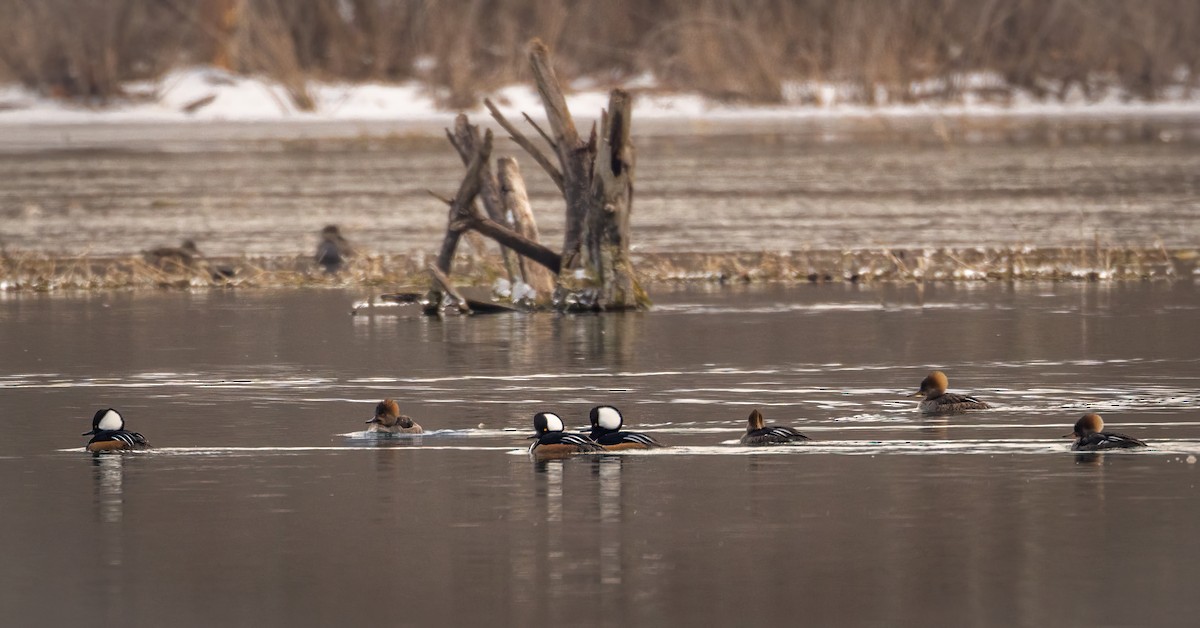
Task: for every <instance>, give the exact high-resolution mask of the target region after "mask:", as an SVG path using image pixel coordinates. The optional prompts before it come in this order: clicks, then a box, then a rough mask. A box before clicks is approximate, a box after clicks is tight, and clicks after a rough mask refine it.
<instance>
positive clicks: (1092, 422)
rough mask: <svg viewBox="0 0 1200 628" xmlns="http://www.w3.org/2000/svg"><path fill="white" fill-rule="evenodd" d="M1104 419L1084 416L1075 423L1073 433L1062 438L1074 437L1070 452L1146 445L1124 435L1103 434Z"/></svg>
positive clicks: (1114, 433) (1092, 415)
mask: <svg viewBox="0 0 1200 628" xmlns="http://www.w3.org/2000/svg"><path fill="white" fill-rule="evenodd" d="M1103 430H1104V419H1101V418H1100V415H1099V414H1095V413H1093V414H1085V415H1083V417H1081V418H1080V419H1079V420H1078V421H1076V422H1075V431H1074V432H1071V433H1070V434H1065V435H1064V438H1069V437H1072V436H1074V437H1075V442H1074V443H1072V444H1071V451H1100V450H1102V449H1129V448H1131V447H1145V446H1146V443H1143V442H1142V441H1140V440H1138V439H1136V438H1134V437H1132V436H1126V435H1124V434H1118V433H1116V432H1105V431H1103Z"/></svg>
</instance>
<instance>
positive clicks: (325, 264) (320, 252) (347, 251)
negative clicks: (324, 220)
mask: <svg viewBox="0 0 1200 628" xmlns="http://www.w3.org/2000/svg"><path fill="white" fill-rule="evenodd" d="M353 256H354V247H353V246H351V245H350V242H349V241H348V240H346V238H344V237H342V232H341V231H340V230H338V226H337V225H325V228H324V229H322V230H321V240H320V242H318V243H317V254H316V255H315V256H314V259H316V261H317V263H318V264H320V265H321V267H322V268H324V269H325V272H327V273H336V272H337V271H338V270H340V269H341V268H342V264H343V263H345V261H346V258H348V257H353Z"/></svg>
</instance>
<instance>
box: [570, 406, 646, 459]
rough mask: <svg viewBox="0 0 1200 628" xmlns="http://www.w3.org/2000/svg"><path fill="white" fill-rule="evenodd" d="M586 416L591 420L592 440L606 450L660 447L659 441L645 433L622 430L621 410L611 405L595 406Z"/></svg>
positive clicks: (623, 421) (623, 422) (623, 420)
mask: <svg viewBox="0 0 1200 628" xmlns="http://www.w3.org/2000/svg"><path fill="white" fill-rule="evenodd" d="M588 418H589V419H590V420H591V421H592V432H591V434H590V436H591V437H592V440H594V441H596V442H597V443H599V444H600V446H601V447H604V448H605V449H607V450H608V451H620V450H622V449H650V448H652V447H662V444H661V443H659V442H658V441H656V440H654V438H653V437H651V436H649V435H647V434H642V433H640V432H622V431H621V426H622V425H624V424H625V419H624V418H623V417H622V416H621V411H620V410H617V409H616V408H614V407H612V406H596V407H595V408H592V411H591V412H589V413H588Z"/></svg>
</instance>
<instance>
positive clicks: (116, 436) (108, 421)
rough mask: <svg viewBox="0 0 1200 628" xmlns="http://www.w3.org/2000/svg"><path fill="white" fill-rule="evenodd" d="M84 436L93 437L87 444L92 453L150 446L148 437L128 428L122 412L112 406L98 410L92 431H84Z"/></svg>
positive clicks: (93, 420)
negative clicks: (147, 440)
mask: <svg viewBox="0 0 1200 628" xmlns="http://www.w3.org/2000/svg"><path fill="white" fill-rule="evenodd" d="M82 436H91V437H92V440H89V441H88V444H87V450H88V451H90V452H92V453H99V452H102V451H118V450H122V449H144V448H146V447H149V446H150V443H147V442H146V437H144V436H142V435H141V434H138V433H137V432H130V431H128V430H126V429H125V419H124V418H123V417H122V416H121V413H120V412H117V411H116V410H113V409H112V408H105V409H104V410H99V411H97V412H96V414H95V416H93V417H92V431H90V432H84V433H83V434H82Z"/></svg>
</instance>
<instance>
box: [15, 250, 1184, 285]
mask: <svg viewBox="0 0 1200 628" xmlns="http://www.w3.org/2000/svg"><path fill="white" fill-rule="evenodd" d="M634 258H635V259H634V262H635V264H636V265H637V268H638V272H639V275H640V276H641V277H642V279H643V280H644V281H646V282H648V283H664V282H670V283H730V282H763V281H771V282H791V283H806V282H814V283H819V282H839V281H849V282H879V281H1030V280H1035V281H1045V280H1050V281H1130V280H1137V281H1143V280H1186V281H1194V280H1195V278H1197V277H1200V252H1197V251H1195V250H1190V249H1188V250H1167V249H1162V248H1151V249H1134V248H1108V247H1088V248H1054V249H1016V248H976V249H959V250H950V249H936V250H935V249H927V250H911V251H910V250H889V249H857V250H846V251H795V252H791V253H654V254H645V253H642V254H636V255H635V256H634ZM426 264H427V260H426V259H425V258H424V256H419V255H418V256H407V255H397V256H361V257H357V258H355V259H354V260H353V261H352V262H351V263H350V264H349V265H347V266H346V267H345V268H344V269H343V270H342V272H340V273H338V274H326V273H324V272H322V271H321V270H320V269H319V268H318V267H316V265H315V264H314V263H313V262H312V260H311V259H309V258H308V257H272V258H237V259H222V260H210V261H208V262H206V263H204V264H201V265H198V266H196V267H195V268H191V269H189V268H182V267H180V268H175V269H165V270H164V269H161V268H158V267H155V266H152V265H149V264H147V263H146V262H145V261H143V260H142V258H141V257H76V258H61V257H49V256H44V255H34V254H21V255H6V256H2V257H0V291H6V292H54V291H61V290H114V289H175V290H197V289H201V290H202V289H214V288H218V289H231V288H237V289H262V288H301V287H358V288H376V289H379V290H380V291H392V290H402V291H418V292H423V291H424V290H426V289H427V288H428V287H429V279H428V275H427V273H426V271H425V268H426ZM222 267H223V268H229V269H232V270H233V271H234V273H233V275H232V277H224V276H221V275H220V274H218V273H214V272H212V270H213V269H215V268H222ZM503 275H504V268H503V264H502V263H501V261H500V260H499V259H493V258H491V257H479V256H476V255H473V254H464V255H460V256H459V257H458V258H457V259H456V260H455V273H454V278H453V279H454V281H455V282H456V283H457V284H459V285H463V286H482V287H488V286H491V285H492V284H493V282H495V280H496V279H497V278H498V277H501V276H503Z"/></svg>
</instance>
